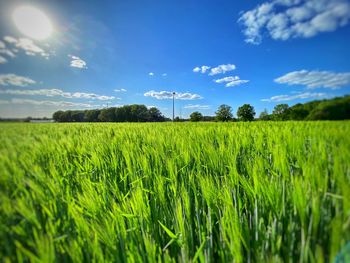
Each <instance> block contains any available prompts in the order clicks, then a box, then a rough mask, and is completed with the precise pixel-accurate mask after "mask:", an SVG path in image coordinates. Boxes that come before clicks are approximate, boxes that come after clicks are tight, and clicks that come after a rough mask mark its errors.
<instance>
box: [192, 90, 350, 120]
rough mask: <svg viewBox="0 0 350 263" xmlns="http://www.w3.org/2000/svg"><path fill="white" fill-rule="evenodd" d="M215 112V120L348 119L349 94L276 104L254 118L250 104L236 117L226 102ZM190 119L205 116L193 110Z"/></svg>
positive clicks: (243, 106) (349, 117) (240, 110)
mask: <svg viewBox="0 0 350 263" xmlns="http://www.w3.org/2000/svg"><path fill="white" fill-rule="evenodd" d="M215 114H216V116H215V121H253V120H261V121H286V120H348V119H350V96H344V97H337V98H333V99H328V100H327V99H325V100H317V101H311V102H307V103H304V104H301V103H298V104H295V105H294V106H291V107H289V105H288V104H285V103H283V104H278V105H276V106H275V107H274V109H273V111H272V113H271V114H269V113H268V111H267V110H266V109H265V110H264V111H263V112H262V113H261V114H260V116H259V118H255V115H256V113H255V109H254V107H253V106H252V105H250V104H244V105H242V106H241V107H239V108H238V109H237V114H236V115H237V118H234V117H233V113H232V107H231V106H229V105H226V104H222V105H220V106H219V108H218V110H217V111H216V112H215ZM190 121H194V122H195V121H205V118H204V116H203V115H202V114H201V113H200V112H198V111H195V112H192V113H191V115H190Z"/></svg>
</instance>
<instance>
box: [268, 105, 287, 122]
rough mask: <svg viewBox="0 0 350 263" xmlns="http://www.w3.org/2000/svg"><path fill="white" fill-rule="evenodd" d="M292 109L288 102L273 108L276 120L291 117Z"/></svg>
mask: <svg viewBox="0 0 350 263" xmlns="http://www.w3.org/2000/svg"><path fill="white" fill-rule="evenodd" d="M289 113H290V109H289V106H288V104H278V105H276V106H275V108H274V109H273V112H272V114H273V119H274V120H276V121H285V120H288V118H289Z"/></svg>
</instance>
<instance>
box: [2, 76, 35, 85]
mask: <svg viewBox="0 0 350 263" xmlns="http://www.w3.org/2000/svg"><path fill="white" fill-rule="evenodd" d="M35 83H36V81H35V80H32V79H30V78H27V77H22V76H18V75H16V74H0V85H3V86H19V87H25V86H28V85H31V84H35Z"/></svg>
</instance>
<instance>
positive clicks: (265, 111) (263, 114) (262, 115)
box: [259, 109, 271, 121]
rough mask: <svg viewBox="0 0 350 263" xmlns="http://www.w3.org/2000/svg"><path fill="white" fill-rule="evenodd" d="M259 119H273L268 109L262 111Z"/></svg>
mask: <svg viewBox="0 0 350 263" xmlns="http://www.w3.org/2000/svg"><path fill="white" fill-rule="evenodd" d="M259 120H261V121H269V120H271V116H270V115H269V113H268V111H267V109H265V110H264V111H262V112H261V113H260V115H259Z"/></svg>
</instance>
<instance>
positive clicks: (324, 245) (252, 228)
mask: <svg viewBox="0 0 350 263" xmlns="http://www.w3.org/2000/svg"><path fill="white" fill-rule="evenodd" d="M0 172H1V174H0V216H1V218H0V259H2V261H3V262H16V261H19V262H23V261H28V260H29V261H31V262H82V261H84V262H90V261H91V262H102V261H106V262H111V261H114V262H127V261H128V262H156V261H166V262H169V261H180V262H191V261H200V262H271V261H272V262H329V261H333V260H334V259H335V258H336V256H337V254H338V253H339V251H341V249H342V248H344V247H345V246H346V244H347V242H348V241H349V240H350V122H283V123H282V122H281V123H278V122H276V123H269V122H256V123H197V124H193V123H175V124H172V123H156V124H151V123H149V124H111V123H110V124H87V123H86V124H0ZM338 258H339V257H338Z"/></svg>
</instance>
